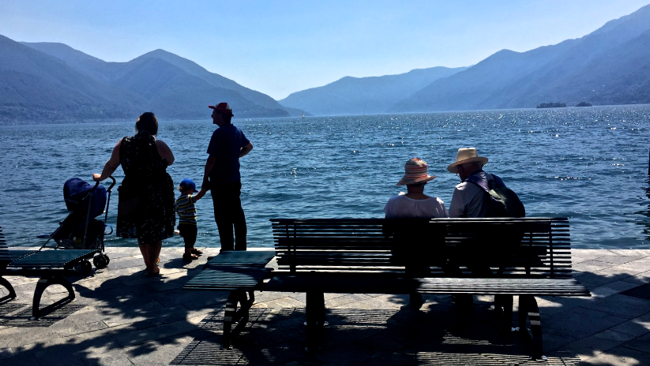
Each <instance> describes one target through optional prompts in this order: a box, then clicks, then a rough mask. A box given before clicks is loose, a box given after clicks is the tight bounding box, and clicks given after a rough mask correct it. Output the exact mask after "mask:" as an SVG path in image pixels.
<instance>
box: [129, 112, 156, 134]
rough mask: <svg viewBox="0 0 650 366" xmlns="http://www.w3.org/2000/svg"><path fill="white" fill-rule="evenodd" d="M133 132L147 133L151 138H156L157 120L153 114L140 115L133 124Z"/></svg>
mask: <svg viewBox="0 0 650 366" xmlns="http://www.w3.org/2000/svg"><path fill="white" fill-rule="evenodd" d="M135 130H136V131H138V132H140V131H147V132H149V134H150V135H151V136H156V135H157V134H158V118H156V115H155V114H153V112H144V113H142V114H141V115H140V117H138V120H137V121H136V122H135Z"/></svg>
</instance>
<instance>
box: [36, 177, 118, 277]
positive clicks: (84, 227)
mask: <svg viewBox="0 0 650 366" xmlns="http://www.w3.org/2000/svg"><path fill="white" fill-rule="evenodd" d="M110 178H111V179H112V180H113V183H112V184H111V185H110V187H109V188H108V190H107V189H106V188H104V187H103V186H100V185H99V182H97V183H96V184H95V186H92V185H90V184H88V183H86V182H85V181H83V180H81V179H79V178H70V179H68V180H67V181H66V182H65V183H64V185H63V198H64V200H65V205H66V208H67V209H68V211H69V212H70V214H69V215H68V216H67V217H66V218H65V219H64V220H63V221H61V222H60V223H59V227H58V228H57V229H56V230H55V231H54V232H53V233H52V234H49V235H41V236H39V237H41V238H47V241H46V242H45V244H43V246H42V247H41V248H45V247H46V246H47V245H48V243H50V242H51V241H52V242H54V243H55V246H54V248H56V249H98V254H97V255H95V256H94V257H93V263H94V264H95V267H96V268H99V269H101V268H105V267H106V266H108V263H109V262H110V259H109V258H108V256H107V255H106V254H105V253H104V235H109V234H111V233H112V232H113V229H112V228H111V230H110V232H108V233H106V232H105V230H106V227H107V225H106V221H107V219H108V204H109V203H110V199H111V190H112V188H113V186H114V185H115V178H113V177H110ZM104 208H106V210H104ZM102 213H104V221H102V220H100V219H97V217H98V216H99V215H101V214H102ZM109 227H110V226H109ZM48 247H49V248H51V247H52V246H51V245H50V246H48Z"/></svg>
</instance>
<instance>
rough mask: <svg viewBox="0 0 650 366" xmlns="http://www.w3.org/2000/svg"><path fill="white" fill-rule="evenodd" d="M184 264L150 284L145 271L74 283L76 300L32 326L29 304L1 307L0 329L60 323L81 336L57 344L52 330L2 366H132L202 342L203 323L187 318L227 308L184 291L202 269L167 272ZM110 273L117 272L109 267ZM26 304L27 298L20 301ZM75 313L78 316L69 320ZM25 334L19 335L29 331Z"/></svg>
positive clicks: (216, 298)
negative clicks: (164, 350) (109, 363)
mask: <svg viewBox="0 0 650 366" xmlns="http://www.w3.org/2000/svg"><path fill="white" fill-rule="evenodd" d="M140 261H141V259H140ZM183 264H184V263H183V262H182V260H178V261H175V260H172V261H171V262H167V263H164V264H163V268H166V269H167V270H163V272H165V274H163V276H161V277H157V278H147V277H146V276H145V272H144V271H139V272H136V273H130V274H124V275H122V276H118V277H112V278H108V279H106V280H102V279H101V276H96V279H90V281H91V282H94V281H97V282H96V287H93V286H85V285H83V284H82V283H84V282H85V281H74V282H73V287H74V289H75V292H76V294H77V299H76V300H75V301H73V302H72V303H69V304H66V305H64V306H63V307H62V308H60V309H57V310H56V311H54V312H52V313H51V314H50V315H48V316H46V317H43V318H42V319H41V320H38V321H29V320H28V317H29V315H31V304H28V303H19V302H9V303H7V304H4V305H2V306H1V307H0V326H5V327H21V326H22V327H34V328H36V327H38V328H41V329H42V328H44V327H51V328H57V324H56V322H61V321H63V322H68V323H70V322H73V323H74V324H67V326H68V327H72V328H73V329H72V332H71V333H73V334H76V335H77V336H75V337H70V336H69V334H63V336H62V337H60V338H59V337H58V330H50V331H48V333H50V334H49V335H48V336H45V337H35V338H37V339H40V341H37V342H35V343H34V344H31V345H30V346H29V348H28V349H22V348H21V347H17V348H16V349H14V350H13V355H14V357H2V356H5V355H3V354H2V352H0V359H2V362H1V363H2V365H3V366H10V365H25V364H39V365H48V364H66V365H87V364H102V361H101V360H102V359H104V360H106V358H107V357H113V358H114V360H113V363H115V364H121V363H122V362H124V363H125V364H130V363H129V362H128V360H127V358H128V359H137V358H138V357H146V356H148V355H150V354H152V353H153V352H154V351H156V350H159V349H160V347H165V346H166V345H173V344H177V343H178V342H182V341H183V340H181V339H182V338H187V337H188V336H189V337H201V333H202V332H203V330H202V329H201V328H200V327H198V326H197V325H196V324H195V323H196V322H198V321H199V320H200V319H196V320H195V323H192V322H191V320H190V319H188V317H192V316H194V317H196V316H198V317H199V318H202V317H203V316H204V315H205V313H209V311H210V310H211V309H215V308H216V309H219V308H221V307H223V304H224V302H225V298H222V296H220V295H221V294H217V293H211V292H194V291H184V290H182V286H183V285H184V284H185V282H187V280H188V279H189V278H190V277H193V276H194V275H195V274H197V273H198V271H200V268H192V269H190V270H189V276H186V275H185V273H184V271H176V272H173V271H169V269H172V270H173V269H175V268H181V267H182V266H183ZM109 270H115V268H111V265H109ZM116 270H117V271H119V270H121V269H120V268H118V269H116ZM100 272H101V270H100ZM30 287H33V284H32V285H31V286H30ZM57 287H59V286H52V289H51V290H50V289H48V292H50V294H48V296H47V298H48V300H51V301H55V300H57V298H58V297H59V295H60V294H58V293H57V292H58V291H60V289H58V288H57ZM24 298H26V296H23V297H22V298H21V299H24ZM30 300H31V298H30ZM44 304H45V305H47V303H44ZM73 313H74V316H70V315H71V314H73ZM21 324H22V325H21ZM52 325H54V326H52ZM21 329H23V330H20V332H23V331H25V330H24V329H25V328H21ZM16 332H18V330H17V331H16ZM0 351H1V350H0ZM52 355H56V358H55V359H53V358H52ZM171 358H173V356H172V357H169V359H171ZM120 359H122V360H120ZM169 359H168V360H166V361H164V362H163V360H155V359H153V360H152V362H153V363H156V364H160V363H163V364H168V363H169ZM121 361H122V362H121ZM103 363H105V361H104V362H103Z"/></svg>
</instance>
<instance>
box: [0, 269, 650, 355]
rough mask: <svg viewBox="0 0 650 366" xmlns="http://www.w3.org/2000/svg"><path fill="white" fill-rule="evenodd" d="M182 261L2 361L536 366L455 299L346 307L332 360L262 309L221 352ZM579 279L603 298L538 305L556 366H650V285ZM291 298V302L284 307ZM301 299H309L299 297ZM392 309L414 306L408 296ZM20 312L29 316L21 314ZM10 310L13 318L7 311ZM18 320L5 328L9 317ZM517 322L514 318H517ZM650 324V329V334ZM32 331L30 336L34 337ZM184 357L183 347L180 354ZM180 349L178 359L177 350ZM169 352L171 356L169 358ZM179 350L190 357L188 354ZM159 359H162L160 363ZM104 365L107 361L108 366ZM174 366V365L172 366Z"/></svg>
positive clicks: (213, 324)
mask: <svg viewBox="0 0 650 366" xmlns="http://www.w3.org/2000/svg"><path fill="white" fill-rule="evenodd" d="M182 266H183V263H182V260H180V259H179V260H172V261H171V262H167V263H166V264H165V267H164V268H165V269H166V274H165V275H164V276H163V277H161V278H146V277H145V276H144V272H136V273H131V274H125V275H122V276H119V277H113V278H109V279H107V280H105V281H103V282H101V283H98V284H97V286H96V287H92V286H83V285H81V284H80V283H79V282H77V283H75V284H74V288H75V291H76V292H77V294H78V300H77V301H75V302H73V303H70V304H67V305H65V306H64V307H63V308H61V309H59V310H57V311H56V312H54V313H52V318H51V319H50V320H47V322H46V323H44V324H45V325H44V326H39V327H40V328H34V331H39V329H43V327H51V328H56V327H57V325H58V324H61V323H60V322H74V323H75V324H74V325H73V326H74V327H76V328H75V329H74V330H75V331H77V333H75V334H77V335H76V336H72V337H71V336H69V335H68V334H63V336H61V337H60V338H59V339H58V340H57V339H56V333H55V332H52V333H53V334H52V335H50V336H49V337H50V338H47V337H45V338H44V339H43V340H42V341H38V342H35V343H34V344H32V345H30V346H29V347H26V348H25V349H22V348H16V349H14V350H13V355H12V356H9V357H5V358H4V359H2V364H3V366H10V365H21V366H22V365H25V364H40V365H48V364H63V363H65V364H68V365H87V364H103V363H106V361H105V360H106V358H107V357H111V358H112V362H113V363H115V364H120V363H122V362H121V361H124V363H126V364H129V363H130V362H132V361H134V360H135V362H136V363H138V362H140V363H141V364H146V362H144V361H143V360H149V359H150V360H151V363H158V364H173V365H199V364H200V365H284V364H300V365H328V364H331V365H462V364H477V365H481V364H483V365H485V364H489V365H501V364H527V363H531V364H532V363H536V362H535V361H532V360H531V359H530V357H529V356H528V355H529V350H530V349H529V345H528V344H527V343H526V342H525V341H524V340H523V339H522V338H521V337H519V336H518V335H517V333H514V334H510V333H502V332H500V331H499V330H498V326H497V319H496V316H495V314H494V312H493V311H492V310H490V309H489V305H490V303H489V301H486V300H485V299H484V298H481V301H475V304H474V305H473V307H472V310H471V311H461V310H459V309H457V308H456V306H455V305H454V304H453V303H452V302H451V300H450V297H449V296H425V297H424V298H425V301H426V302H425V304H424V306H423V307H422V309H421V310H420V311H416V310H413V309H411V308H409V307H407V306H403V307H402V308H401V309H399V310H395V309H373V308H372V306H368V307H369V309H365V308H364V309H360V308H359V307H358V306H355V304H350V307H349V308H347V307H336V308H334V309H329V310H327V320H328V321H329V322H330V325H329V327H327V328H326V329H325V331H324V340H323V349H322V351H321V352H318V353H312V352H306V351H305V344H306V329H305V326H304V325H303V322H304V320H305V314H304V309H303V308H299V307H298V308H275V307H268V308H263V307H257V308H253V309H251V317H250V322H249V323H248V324H247V326H246V327H245V329H244V331H243V332H242V334H240V335H239V336H238V337H237V338H235V340H234V342H233V345H234V347H233V349H223V348H222V347H221V329H222V326H223V325H222V320H223V306H224V304H225V298H226V296H227V293H225V292H211V291H205V292H203V291H184V290H182V286H183V285H184V284H185V282H187V281H188V280H189V278H191V277H193V276H194V275H196V274H197V273H198V272H199V271H200V268H193V269H190V270H189V274H188V275H185V273H184V272H181V271H178V272H173V269H174V268H180V267H182ZM578 279H579V280H580V281H581V282H582V283H584V284H585V285H586V286H587V287H588V288H589V289H590V290H591V291H592V292H594V293H595V294H596V296H594V297H591V298H541V299H540V298H538V302H539V305H540V311H541V317H542V328H543V331H544V346H545V347H544V352H545V354H546V355H547V356H549V361H548V362H547V363H546V364H548V365H556V364H557V365H575V364H578V362H579V359H578V355H580V357H581V358H583V359H584V358H590V357H598V356H599V355H601V354H603V353H607V354H609V355H613V356H614V357H621V358H625V359H627V360H629V363H628V364H635V362H636V364H650V353H648V350H649V349H650V347H648V345H649V344H650V333H648V329H647V324H648V323H649V322H650V295H648V294H649V292H648V291H649V290H650V288H649V287H650V285H648V283H650V277H648V276H636V277H634V278H630V276H629V275H623V274H620V275H616V274H612V275H597V274H595V273H591V272H583V273H582V274H581V275H580V276H579V277H578ZM621 281H622V282H625V281H627V282H626V283H629V284H630V286H628V287H630V288H628V289H626V290H625V291H621V292H620V293H615V294H610V295H608V296H600V295H598V293H599V292H601V289H603V288H604V287H606V286H607V285H608V284H613V283H620V282H621ZM285 295H287V296H290V295H292V294H282V296H285ZM294 295H295V296H296V297H297V298H298V297H299V296H300V294H294ZM383 301H389V302H393V303H395V304H398V305H405V303H406V297H405V296H390V297H386V298H385V299H384V300H383ZM3 306H4V307H0V322H2V319H4V320H5V323H4V324H0V326H14V327H16V329H20V331H21V332H22V331H26V330H30V329H28V328H21V326H20V325H18V323H19V322H20V321H22V320H23V319H22V318H21V317H20V316H17V315H15V313H16V312H18V314H22V312H24V311H26V310H27V311H29V309H30V307H29V304H20V303H13V302H12V303H8V304H5V305H3ZM21 306H22V308H21ZM7 309H9V310H7ZM5 310H7V311H13V313H14V315H13V316H14V317H17V318H18V319H13V320H12V319H10V321H13V322H14V323H13V324H11V322H10V321H6V320H7V319H6V318H3V315H2V314H6V313H5ZM515 317H516V314H515ZM644 324H645V325H644ZM30 331H31V330H30ZM181 345H184V346H183V347H180V348H179V346H181ZM170 346H173V347H170ZM166 347H169V349H170V351H169V352H171V353H172V354H167V353H165V352H161V350H164V349H165V348H166ZM178 349H182V351H181V352H180V353H179V352H178ZM154 355H155V357H161V359H156V358H151V357H154ZM102 360H104V361H102ZM170 360H171V361H170Z"/></svg>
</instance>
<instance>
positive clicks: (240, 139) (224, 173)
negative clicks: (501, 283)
mask: <svg viewBox="0 0 650 366" xmlns="http://www.w3.org/2000/svg"><path fill="white" fill-rule="evenodd" d="M249 143H250V141H248V139H247V138H246V136H245V135H244V133H243V132H242V131H241V130H240V129H239V128H237V127H235V126H234V125H232V124H226V125H223V126H221V127H219V128H217V129H216V130H215V131H214V133H212V138H211V139H210V145H209V146H208V154H210V156H213V157H215V158H216V159H217V160H216V162H215V163H214V166H213V167H212V171H211V172H210V182H211V183H216V184H226V183H233V182H236V181H238V180H240V179H241V176H240V174H239V153H240V151H241V148H242V147H244V146H246V145H248V144H249Z"/></svg>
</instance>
